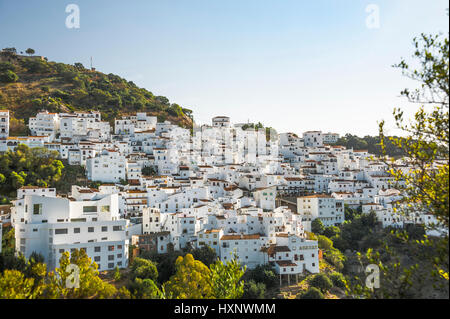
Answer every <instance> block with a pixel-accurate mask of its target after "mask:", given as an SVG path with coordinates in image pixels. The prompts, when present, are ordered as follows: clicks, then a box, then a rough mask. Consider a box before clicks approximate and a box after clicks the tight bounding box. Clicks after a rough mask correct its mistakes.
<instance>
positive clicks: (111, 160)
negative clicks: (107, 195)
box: [86, 149, 127, 183]
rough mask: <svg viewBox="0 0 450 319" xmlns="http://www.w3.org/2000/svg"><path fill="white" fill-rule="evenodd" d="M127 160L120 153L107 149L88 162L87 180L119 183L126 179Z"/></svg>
mask: <svg viewBox="0 0 450 319" xmlns="http://www.w3.org/2000/svg"><path fill="white" fill-rule="evenodd" d="M126 163H127V162H126V158H125V156H124V155H122V154H120V153H119V151H117V150H113V149H105V150H103V151H102V152H101V153H100V154H97V155H96V156H95V157H91V158H88V159H87V160H86V172H87V178H88V179H89V180H91V181H99V182H104V183H119V182H120V181H121V180H125V179H126Z"/></svg>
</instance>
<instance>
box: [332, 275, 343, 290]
mask: <svg viewBox="0 0 450 319" xmlns="http://www.w3.org/2000/svg"><path fill="white" fill-rule="evenodd" d="M330 279H331V281H332V282H333V286H335V287H338V288H341V289H345V278H344V275H342V274H341V273H340V272H334V273H332V274H331V275H330Z"/></svg>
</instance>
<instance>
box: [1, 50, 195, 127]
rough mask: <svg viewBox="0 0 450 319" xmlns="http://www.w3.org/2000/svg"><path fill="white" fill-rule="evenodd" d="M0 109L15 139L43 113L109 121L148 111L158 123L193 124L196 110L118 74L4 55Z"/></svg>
mask: <svg viewBox="0 0 450 319" xmlns="http://www.w3.org/2000/svg"><path fill="white" fill-rule="evenodd" d="M0 108H2V109H8V110H10V113H11V118H12V119H11V128H10V130H11V135H20V134H23V133H26V126H25V124H27V123H28V118H29V117H30V116H34V115H35V114H36V113H37V112H39V111H40V110H42V109H46V110H48V111H49V112H72V111H87V110H97V111H100V112H101V113H102V118H103V119H104V120H106V121H110V122H111V123H112V122H113V121H114V118H116V117H120V116H121V115H126V114H131V113H135V112H147V113H149V114H151V115H154V116H157V117H158V121H164V120H169V121H171V122H172V123H174V124H178V125H179V126H182V127H186V128H188V127H191V126H192V111H191V110H189V109H186V108H182V107H180V106H179V105H177V104H170V103H169V100H168V99H167V98H166V97H164V96H155V95H153V93H151V92H149V91H147V90H146V89H143V88H139V87H137V86H136V85H135V84H134V83H133V82H131V81H127V80H125V79H123V78H121V77H119V76H117V75H115V74H104V73H101V72H98V71H95V70H89V69H86V68H84V66H83V65H82V64H81V63H75V64H74V65H69V64H64V63H57V62H48V61H46V59H44V58H41V57H37V56H35V57H25V56H20V55H17V54H15V52H5V51H2V52H0Z"/></svg>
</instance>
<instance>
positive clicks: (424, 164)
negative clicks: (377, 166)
mask: <svg viewBox="0 0 450 319" xmlns="http://www.w3.org/2000/svg"><path fill="white" fill-rule="evenodd" d="M413 45H414V54H413V57H414V58H415V59H416V61H415V62H414V63H413V64H410V63H408V62H407V61H406V60H404V59H402V60H401V62H400V63H398V64H396V65H394V67H396V68H399V69H400V70H401V71H402V73H403V75H404V76H406V77H408V78H410V79H412V80H415V81H416V82H418V83H419V87H418V88H416V89H413V90H410V89H405V90H403V91H402V92H401V94H402V95H403V96H404V97H406V98H407V99H408V100H409V101H410V102H412V103H416V104H419V105H420V106H419V108H418V110H417V111H416V113H415V114H414V117H413V119H411V120H408V119H406V118H405V117H404V112H403V111H402V110H401V109H400V108H396V109H394V112H393V115H394V119H395V122H396V126H397V128H398V129H400V130H402V131H403V132H404V134H405V136H404V137H402V138H393V137H389V138H387V137H386V136H385V130H384V121H382V122H381V123H380V125H379V128H380V139H381V147H382V149H383V154H384V158H383V161H384V162H385V163H386V164H387V165H388V167H389V170H388V171H389V173H390V174H391V175H392V176H393V177H394V180H395V182H397V184H398V185H397V187H398V188H399V189H400V190H401V191H402V193H403V194H404V195H405V196H404V199H403V201H402V202H401V203H400V204H401V205H398V206H397V207H396V209H397V212H399V213H407V214H410V213H416V212H422V213H428V214H430V215H433V216H434V217H436V219H437V220H438V221H439V222H440V224H441V226H442V227H443V228H446V229H448V209H449V166H448V161H449V126H448V125H449V122H448V120H449V115H448V111H449V42H448V33H447V34H446V35H426V34H422V35H421V36H420V37H418V38H415V39H414V41H413ZM413 65H414V66H413ZM386 142H390V143H393V144H394V145H396V146H397V147H399V148H401V149H402V150H403V151H404V153H405V154H406V156H407V158H406V159H405V161H406V163H407V164H408V165H409V167H410V170H409V171H408V172H406V171H402V170H400V169H399V168H398V167H397V166H396V165H394V162H393V160H392V159H389V158H388V156H387V151H386ZM396 237H397V239H398V241H400V242H401V243H402V246H401V247H402V251H404V250H406V249H407V250H408V251H409V253H408V257H409V260H408V262H407V263H405V260H404V258H402V251H399V250H398V248H397V247H398V246H399V245H398V244H397V245H389V244H388V243H387V242H385V243H384V245H383V246H384V247H383V249H382V251H381V250H380V251H375V250H372V249H368V250H367V252H366V253H365V254H360V255H359V257H360V261H361V263H362V264H364V263H373V264H376V265H378V267H379V268H380V272H381V283H380V288H379V289H368V288H367V287H365V285H364V281H363V280H362V279H361V280H357V284H354V285H352V289H353V295H354V296H364V297H365V298H424V297H427V295H426V294H427V293H426V291H427V289H424V285H427V286H428V287H430V285H432V286H433V288H434V290H435V292H440V293H442V294H443V296H446V298H448V293H449V292H448V289H449V282H448V280H449V274H448V273H449V270H448V267H449V264H448V263H449V257H448V248H449V246H448V234H447V235H444V236H443V237H441V238H431V237H427V236H424V237H423V238H422V239H421V240H411V239H410V238H409V236H408V234H407V233H406V232H399V233H397V234H396ZM396 246H397V247H396ZM358 279H359V278H358ZM428 295H429V293H428Z"/></svg>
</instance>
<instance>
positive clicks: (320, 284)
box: [309, 274, 333, 293]
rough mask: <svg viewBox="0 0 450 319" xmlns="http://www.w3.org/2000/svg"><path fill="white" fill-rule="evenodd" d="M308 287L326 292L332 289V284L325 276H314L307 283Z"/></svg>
mask: <svg viewBox="0 0 450 319" xmlns="http://www.w3.org/2000/svg"><path fill="white" fill-rule="evenodd" d="M309 284H310V286H312V287H316V288H318V289H320V290H321V291H322V292H324V293H325V292H327V291H328V290H329V289H331V288H332V287H333V282H332V281H331V279H330V278H328V276H327V275H325V274H317V275H315V276H314V277H313V278H312V279H311V280H310V282H309Z"/></svg>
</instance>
